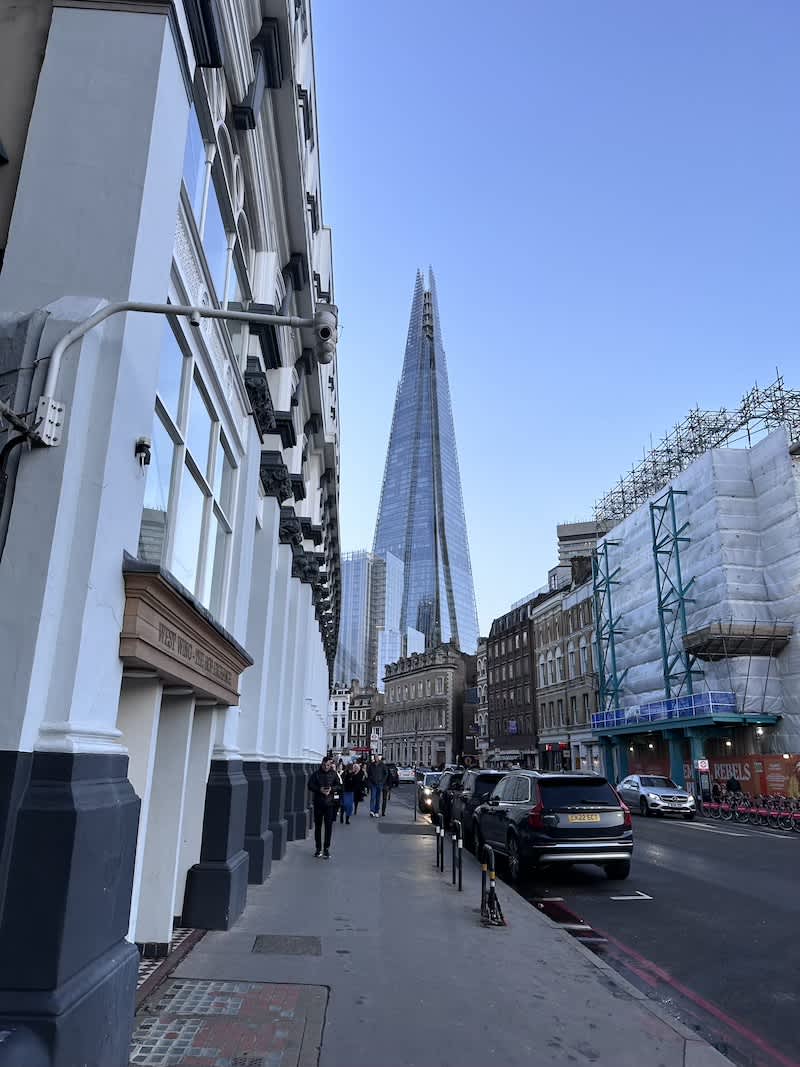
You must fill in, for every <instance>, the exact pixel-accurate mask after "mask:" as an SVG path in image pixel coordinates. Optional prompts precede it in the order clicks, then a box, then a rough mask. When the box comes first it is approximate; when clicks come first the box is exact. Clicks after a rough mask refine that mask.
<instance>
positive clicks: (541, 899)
mask: <svg viewBox="0 0 800 1067" xmlns="http://www.w3.org/2000/svg"><path fill="white" fill-rule="evenodd" d="M546 900H558V901H561V902H562V903H563V901H564V898H563V897H534V898H533V902H534V904H539V903H540V902H542V901H546Z"/></svg>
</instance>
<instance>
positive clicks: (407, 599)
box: [374, 270, 478, 652]
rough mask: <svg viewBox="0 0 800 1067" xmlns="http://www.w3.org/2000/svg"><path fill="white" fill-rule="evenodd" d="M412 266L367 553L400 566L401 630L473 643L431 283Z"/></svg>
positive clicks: (465, 645)
mask: <svg viewBox="0 0 800 1067" xmlns="http://www.w3.org/2000/svg"><path fill="white" fill-rule="evenodd" d="M428 279H429V280H428V286H427V288H426V287H425V279H424V276H423V274H422V272H421V271H418V272H417V277H416V283H415V286H414V296H413V298H412V301H411V315H410V319H409V327H408V338H407V340H406V351H405V358H404V360H403V371H402V375H401V377H400V383H399V385H398V387H397V396H396V398H395V406H394V416H393V419H392V430H391V435H390V437H389V450H388V452H387V456H386V468H385V470H384V475H383V488H382V490H381V502H380V507H379V509H378V521H377V524H376V527H375V541H374V551H376V552H385V551H388V552H391V553H393V554H394V555H395V556H397V557H399V558H400V559H401V560H403V563H404V564H405V574H404V588H403V606H402V616H401V629H406V628H409V627H411V628H413V629H417V630H420V631H422V633H424V634H425V641H426V644H427V645H428V646H429V647H431V646H434V645H436V644H439V643H440V642H441V641H453V642H455V644H457V645H458V647H459V648H461V649H462V651H464V652H474V651H475V649H476V647H477V643H478V620H477V613H476V610H475V592H474V588H473V583H472V567H471V565H470V558H469V544H468V541H467V529H466V522H465V519H464V504H463V499H462V495H461V477H460V474H459V469H458V454H457V450H456V437H455V429H454V426H453V414H452V410H451V406H450V384H449V381H448V376H447V360H446V358H445V354H444V346H443V343H442V332H441V326H440V319H439V306H438V300H437V296H436V281H435V278H434V274H433V270H429V274H428Z"/></svg>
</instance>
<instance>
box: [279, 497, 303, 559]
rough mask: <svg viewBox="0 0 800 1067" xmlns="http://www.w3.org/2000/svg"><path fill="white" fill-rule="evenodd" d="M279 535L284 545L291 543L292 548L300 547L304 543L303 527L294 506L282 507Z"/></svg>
mask: <svg viewBox="0 0 800 1067" xmlns="http://www.w3.org/2000/svg"><path fill="white" fill-rule="evenodd" d="M278 537H279V539H280V542H281V544H282V545H291V546H292V550H293V551H294V549H295V548H297V549H300V548H301V546H302V544H303V528H302V526H301V524H300V519H298V517H297V515H296V514H295V510H294V508H292V507H282V508H281V516H280V525H279V527H278Z"/></svg>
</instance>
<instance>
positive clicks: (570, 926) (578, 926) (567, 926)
mask: <svg viewBox="0 0 800 1067" xmlns="http://www.w3.org/2000/svg"><path fill="white" fill-rule="evenodd" d="M555 921H556V922H558V920H557V919H556V920H555ZM558 925H559V926H560V927H561V929H562V930H589V931H590V932H591V933H594V930H592V928H591V926H589V925H588V924H587V923H558Z"/></svg>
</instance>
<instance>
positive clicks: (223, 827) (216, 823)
mask: <svg viewBox="0 0 800 1067" xmlns="http://www.w3.org/2000/svg"><path fill="white" fill-rule="evenodd" d="M246 814H247V779H246V778H245V776H244V773H243V772H242V761H241V760H212V761H211V770H210V772H209V776H208V785H207V786H206V806H205V812H204V815H203V842H202V845H201V847H200V862H199V863H196V864H195V865H194V867H192V868H191V870H190V871H189V873H188V875H187V878H186V893H185V895H184V898H183V917H182V923H183V925H184V926H194V927H196V928H197V929H200V930H228V929H230V927H231V926H232V925H233V924H234V923H235V922H236V920H237V919H238V918H239V916H240V915H241V914H242V912H243V911H244V908H245V904H246V903H247V875H248V869H249V865H250V861H249V857H248V855H247V853H246V852H245V851H244V828H245V819H246Z"/></svg>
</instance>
